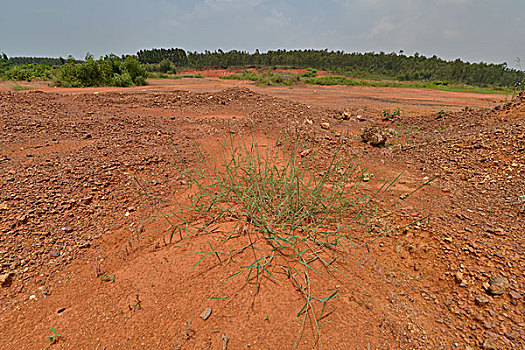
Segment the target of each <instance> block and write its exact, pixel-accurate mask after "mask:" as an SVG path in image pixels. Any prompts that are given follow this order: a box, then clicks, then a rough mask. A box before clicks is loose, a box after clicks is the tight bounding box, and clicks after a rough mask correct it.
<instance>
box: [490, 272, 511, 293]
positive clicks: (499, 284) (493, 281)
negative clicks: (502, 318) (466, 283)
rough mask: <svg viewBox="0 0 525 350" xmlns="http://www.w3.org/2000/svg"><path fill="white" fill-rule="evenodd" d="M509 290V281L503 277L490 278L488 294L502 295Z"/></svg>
mask: <svg viewBox="0 0 525 350" xmlns="http://www.w3.org/2000/svg"><path fill="white" fill-rule="evenodd" d="M507 288H509V280H508V279H507V278H505V277H503V276H497V277H491V278H490V281H489V288H488V291H489V293H490V294H494V295H502V294H504V293H505V291H506V290H507Z"/></svg>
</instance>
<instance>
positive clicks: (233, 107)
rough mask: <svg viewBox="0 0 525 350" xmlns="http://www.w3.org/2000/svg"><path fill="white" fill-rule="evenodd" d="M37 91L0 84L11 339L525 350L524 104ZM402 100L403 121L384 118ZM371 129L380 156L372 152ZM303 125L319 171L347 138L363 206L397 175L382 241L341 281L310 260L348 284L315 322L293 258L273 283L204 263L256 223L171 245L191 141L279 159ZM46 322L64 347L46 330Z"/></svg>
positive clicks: (377, 94) (332, 283) (340, 285)
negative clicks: (249, 145)
mask: <svg viewBox="0 0 525 350" xmlns="http://www.w3.org/2000/svg"><path fill="white" fill-rule="evenodd" d="M42 84H43V85H39V86H38V87H39V89H38V90H28V91H21V92H14V91H6V90H9V85H8V86H7V87H6V85H5V83H4V85H3V89H1V90H2V91H0V125H1V128H0V185H1V188H2V192H1V193H0V234H1V240H0V259H1V260H0V262H1V265H0V266H1V273H0V275H1V282H2V285H1V287H0V309H1V316H0V342H1V343H2V344H3V346H4V348H6V349H43V348H57V349H288V348H294V347H295V348H298V349H312V348H321V347H322V348H324V349H477V348H482V349H522V348H523V347H524V344H525V327H524V326H525V307H524V306H525V305H524V299H523V295H524V293H525V277H524V273H525V268H524V267H525V260H524V255H523V254H524V251H523V247H524V244H525V242H524V240H525V237H524V232H525V219H524V209H525V205H524V203H525V198H524V197H523V195H524V192H523V191H524V190H525V180H524V173H525V120H524V119H525V98H524V97H523V96H522V97H518V98H515V99H514V100H512V101H511V102H510V103H506V104H501V103H502V102H503V101H502V97H501V96H494V95H481V94H465V93H449V92H439V91H433V90H414V89H386V88H385V89H379V88H349V87H325V88H320V87H310V86H300V87H294V88H293V89H289V88H276V87H258V86H254V85H253V84H250V83H247V82H230V81H224V80H219V79H215V78H209V79H182V80H162V81H161V80H155V81H152V82H151V84H150V85H149V86H147V87H141V88H129V89H115V88H90V89H58V88H51V87H46V86H45V84H44V83H42ZM396 107H399V108H400V109H401V110H402V113H401V115H399V116H393V117H392V118H384V116H383V115H382V110H383V109H384V108H390V109H393V108H396ZM442 109H443V110H444V111H443V112H441V110H442ZM345 112H346V113H345ZM370 127H375V129H371V130H374V131H373V132H376V133H379V134H381V135H382V136H384V137H386V138H387V142H386V144H385V146H383V147H374V146H372V145H370V144H368V143H364V142H363V140H362V136H361V135H362V132H363V130H365V129H367V128H370ZM291 134H294V135H298V136H299V138H300V140H301V142H300V144H299V145H300V147H303V148H304V149H303V148H301V149H300V151H301V154H302V155H303V156H304V159H305V161H306V160H308V159H309V158H310V157H311V160H312V161H313V162H318V163H320V164H324V163H326V162H327V161H329V160H330V157H331V155H332V154H334V152H335V150H336V149H338V147H342V148H343V152H342V153H341V154H342V155H343V156H344V157H345V158H344V159H346V160H347V162H349V163H350V162H357V163H358V164H359V166H360V167H361V168H362V169H366V173H367V174H373V175H368V178H367V179H366V180H364V179H363V182H366V187H365V188H364V189H363V191H364V192H363V193H367V194H368V195H370V194H373V193H376V192H377V190H378V189H381V188H383V189H384V185H385V184H387V183H390V181H392V180H394V179H396V177H398V176H399V178H398V179H397V181H395V182H394V183H393V184H392V186H391V187H388V188H387V189H386V190H385V191H384V193H383V195H382V196H380V198H377V205H378V206H379V207H380V208H383V209H382V210H381V211H380V212H379V213H380V215H378V216H377V217H376V218H375V219H374V221H373V222H371V227H370V232H371V233H373V234H374V235H375V236H374V237H376V238H375V239H374V240H373V241H372V242H370V243H369V244H368V245H367V247H366V248H367V249H366V250H363V251H360V255H359V258H358V259H357V261H355V262H353V263H351V262H350V261H349V260H343V261H340V260H337V261H335V260H334V264H337V268H338V269H339V270H341V271H344V276H346V277H345V278H343V277H338V278H335V279H334V278H333V277H332V276H331V275H330V273H329V271H330V269H326V266H323V264H321V262H320V261H319V260H316V259H313V260H312V261H311V264H312V266H313V267H314V268H315V269H316V272H313V271H310V274H309V275H308V281H310V283H311V289H312V291H311V293H312V294H315V295H318V296H319V298H320V297H328V296H329V295H331V294H333V291H334V290H337V291H338V293H337V296H336V297H334V298H333V299H330V301H329V302H327V303H326V306H325V307H324V308H323V303H322V302H321V301H319V300H317V301H315V300H314V302H312V310H313V311H312V312H310V313H309V314H307V317H304V315H305V314H304V313H302V312H301V311H302V310H303V309H304V306H305V293H304V290H303V291H301V289H300V288H299V287H298V285H300V284H301V283H300V281H301V278H305V277H304V276H303V275H296V276H295V277H293V276H294V275H293V274H292V275H291V274H290V273H288V274H287V273H285V272H283V271H286V270H285V268H284V267H285V265H284V263H283V262H282V261H281V260H276V262H275V263H274V264H272V265H269V266H268V269H269V272H271V273H272V275H271V276H272V277H274V278H272V277H269V275H268V274H266V275H265V276H266V277H265V278H264V279H263V280H262V282H261V283H260V284H259V283H257V282H256V278H258V277H256V276H255V275H251V276H249V277H247V276H246V275H242V277H240V278H234V279H231V281H230V277H231V276H232V275H234V274H235V273H236V272H238V271H240V270H242V269H244V268H246V266H247V265H249V264H250V263H252V262H253V254H256V256H257V254H263V252H259V251H258V250H256V249H254V250H253V253H252V250H250V253H249V254H247V253H243V252H239V253H238V254H237V253H236V254H235V255H234V256H233V259H228V260H226V259H225V258H223V259H220V258H219V257H218V258H215V255H217V254H211V255H206V254H203V252H207V251H208V252H209V251H210V248H209V247H210V246H213V247H214V248H215V249H216V250H220V251H224V252H227V251H230V254H231V252H232V251H235V249H236V247H237V246H236V245H235V244H238V243H243V242H245V243H243V244H247V246H248V247H250V246H253V244H252V245H250V243H249V242H250V240H251V237H252V236H251V235H250V234H254V233H253V232H252V233H250V226H249V225H246V222H243V221H242V220H241V221H239V220H234V219H232V218H229V219H227V218H225V219H224V220H222V221H221V222H219V223H217V225H216V226H213V227H210V230H208V231H203V232H199V233H197V234H194V235H191V236H190V237H184V236H183V235H180V236H179V234H180V232H178V231H177V232H175V234H174V235H173V237H174V239H172V240H171V241H170V237H171V236H172V234H173V232H174V231H173V224H174V223H175V222H176V220H177V216H176V214H177V212H178V211H177V210H178V208H179V206H180V205H182V204H184V203H186V202H187V201H188V196H189V195H191V194H192V193H195V191H196V189H195V188H194V187H193V186H192V185H191V182H190V179H189V178H188V175H187V174H188V173H187V171H188V170H191V169H199V160H200V159H201V158H202V157H201V155H200V154H199V153H198V152H197V149H198V147H197V145H200V147H202V148H203V149H204V150H205V151H206V152H207V153H209V154H211V155H212V156H213V155H217V154H219V153H220V142H221V141H222V142H224V141H227V140H228V139H229V137H230V135H234V136H235V137H241V138H244V139H247V140H251V139H252V137H253V138H254V139H255V140H257V142H258V145H259V146H260V147H263V146H264V148H272V147H277V146H276V145H278V144H280V142H278V140H286V136H287V135H291ZM303 141H304V142H303ZM283 142H284V143H286V141H283ZM307 147H308V148H307ZM314 155H315V157H316V158H314ZM430 180H432V181H430ZM428 181H430V182H428ZM420 187H421V188H420ZM416 190H417V191H416ZM414 191H415V192H414ZM407 225H408V226H407ZM232 232H236V236H235V237H236V239H235V240H229V239H225V237H228V236H231V234H232ZM173 237H171V238H173ZM212 249H213V248H212ZM261 249H262V248H261ZM203 257H204V258H203ZM201 259H202V260H201ZM261 273H262V272H261ZM258 275H259V274H257V276H258ZM292 277H293V278H292ZM261 278H262V277H261ZM225 281H228V283H225ZM314 307H315V309H314ZM207 308H210V309H211V315H209V316H208V317H207V318H206V317H205V316H206V315H204V314H202V313H203V311H205V310H206V309H207ZM321 309H323V315H322V317H314V316H313V314H315V315H317V316H320V310H321ZM315 312H317V313H315ZM201 314H202V315H203V317H201ZM51 327H53V328H55V329H56V330H57V332H58V333H60V334H61V337H59V338H58V341H57V342H56V343H51V342H50V340H49V339H46V336H51V335H52V332H51V330H50V329H51Z"/></svg>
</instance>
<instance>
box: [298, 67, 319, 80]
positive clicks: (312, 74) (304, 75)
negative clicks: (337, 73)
mask: <svg viewBox="0 0 525 350" xmlns="http://www.w3.org/2000/svg"><path fill="white" fill-rule="evenodd" d="M299 76H300V77H302V78H315V77H316V76H317V69H315V68H306V72H304V73H301V74H299Z"/></svg>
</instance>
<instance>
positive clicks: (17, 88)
mask: <svg viewBox="0 0 525 350" xmlns="http://www.w3.org/2000/svg"><path fill="white" fill-rule="evenodd" d="M11 89H12V90H14V91H25V90H34V89H36V88H35V87H33V86H29V85H20V84H19V83H14V84H13V85H11Z"/></svg>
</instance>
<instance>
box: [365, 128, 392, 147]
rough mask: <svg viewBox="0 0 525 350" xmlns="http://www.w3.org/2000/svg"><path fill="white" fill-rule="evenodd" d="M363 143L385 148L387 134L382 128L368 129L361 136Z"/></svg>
mask: <svg viewBox="0 0 525 350" xmlns="http://www.w3.org/2000/svg"><path fill="white" fill-rule="evenodd" d="M361 138H362V139H363V142H366V143H369V144H371V145H372V146H376V147H379V146H384V145H385V143H386V140H387V138H388V137H387V133H386V132H385V131H383V130H381V129H380V128H378V127H376V126H373V127H369V128H366V129H365V130H364V131H363V133H362V134H361Z"/></svg>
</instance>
